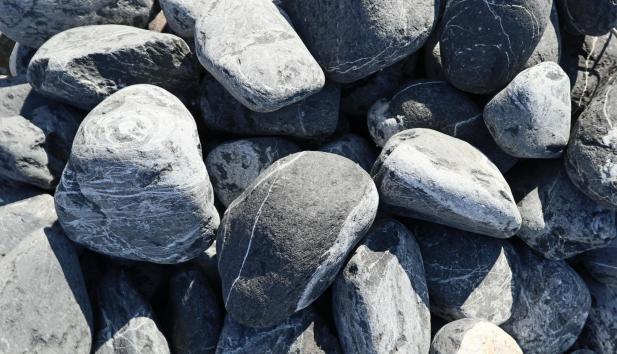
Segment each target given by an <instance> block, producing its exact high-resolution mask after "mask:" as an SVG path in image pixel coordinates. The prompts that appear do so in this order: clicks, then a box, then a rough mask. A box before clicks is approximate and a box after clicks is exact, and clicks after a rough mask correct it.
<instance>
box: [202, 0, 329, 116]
mask: <svg viewBox="0 0 617 354" xmlns="http://www.w3.org/2000/svg"><path fill="white" fill-rule="evenodd" d="M195 45H196V49H197V57H198V58H199V61H200V62H201V64H202V65H203V66H204V67H205V68H206V70H208V72H210V74H212V76H214V77H215V78H216V79H217V80H218V81H219V82H220V83H221V84H222V85H223V86H224V87H225V88H226V89H227V90H228V91H229V93H231V95H233V96H234V97H235V98H236V99H237V100H238V101H240V102H241V103H242V104H244V105H245V106H246V107H248V108H249V109H251V110H253V111H257V112H272V111H276V110H278V109H281V108H283V107H285V106H288V105H290V104H292V103H296V102H298V101H301V100H303V99H305V98H307V97H308V96H310V95H312V94H314V93H317V92H318V91H319V90H321V88H322V87H323V85H324V83H325V77H324V74H323V71H321V68H320V67H319V65H318V64H317V62H316V61H315V59H314V58H313V57H312V55H311V53H309V51H308V49H306V47H305V46H304V43H302V40H301V39H300V37H298V35H297V34H296V32H295V31H294V29H293V27H291V24H290V23H289V22H288V20H287V19H286V17H285V16H284V15H283V13H281V10H280V9H279V8H278V7H277V6H276V5H275V4H273V3H272V0H227V1H214V2H212V3H211V4H209V7H208V9H207V10H204V11H203V12H202V13H201V17H200V18H199V20H198V21H197V24H196V27H195Z"/></svg>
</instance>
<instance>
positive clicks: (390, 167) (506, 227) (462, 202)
mask: <svg viewBox="0 0 617 354" xmlns="http://www.w3.org/2000/svg"><path fill="white" fill-rule="evenodd" d="M371 175H372V176H373V179H374V180H375V184H376V185H377V188H378V190H379V196H380V201H381V204H382V206H383V207H385V208H386V209H387V210H388V211H390V212H392V213H394V214H397V215H401V216H404V217H411V218H416V219H422V220H427V221H432V222H436V223H439V224H444V225H448V226H451V227H456V228H459V229H462V230H466V231H471V232H476V233H480V234H483V235H487V236H491V237H497V238H508V237H510V236H512V235H514V234H515V233H516V231H518V229H519V227H520V225H521V216H520V214H519V212H518V209H517V208H516V204H515V203H514V198H513V197H512V193H511V192H510V187H509V186H508V184H507V183H506V181H505V179H504V178H503V176H502V175H501V173H500V172H499V170H498V169H497V167H496V166H495V165H494V164H493V163H492V162H491V161H489V159H488V158H487V157H486V156H484V155H483V154H482V153H481V152H480V151H479V150H477V149H475V148H474V147H473V146H471V145H469V144H468V143H466V142H464V141H462V140H459V139H456V138H453V137H450V136H448V135H445V134H442V133H439V132H437V131H435V130H430V129H424V128H416V129H408V130H404V131H402V132H400V133H398V134H396V135H394V136H393V137H392V138H390V140H388V142H387V143H386V145H385V146H384V148H383V150H382V152H381V155H380V156H379V157H378V159H377V162H375V165H374V166H373V170H372V171H371Z"/></svg>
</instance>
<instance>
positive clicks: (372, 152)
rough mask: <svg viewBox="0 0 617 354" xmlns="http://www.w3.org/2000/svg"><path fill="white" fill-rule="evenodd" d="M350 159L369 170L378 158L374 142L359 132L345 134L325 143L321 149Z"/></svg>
mask: <svg viewBox="0 0 617 354" xmlns="http://www.w3.org/2000/svg"><path fill="white" fill-rule="evenodd" d="M320 150H321V151H324V152H330V153H332V154H337V155H340V156H343V157H346V158H348V159H350V160H351V161H353V162H355V163H357V164H358V165H360V167H362V169H364V170H365V171H367V172H370V171H371V167H373V164H374V163H375V160H376V159H377V155H378V153H377V151H376V149H375V147H374V145H373V144H372V143H370V142H369V141H368V140H366V139H365V138H363V137H362V136H360V135H357V134H352V133H349V134H345V135H343V136H342V137H340V138H338V139H336V140H334V141H332V142H330V143H328V144H326V145H324V146H322V147H321V149H320Z"/></svg>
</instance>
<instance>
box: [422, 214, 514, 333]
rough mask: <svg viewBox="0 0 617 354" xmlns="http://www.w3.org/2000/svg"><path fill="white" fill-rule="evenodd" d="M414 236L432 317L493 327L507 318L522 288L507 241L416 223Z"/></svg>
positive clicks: (511, 248) (510, 246) (511, 250)
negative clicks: (479, 321) (482, 322)
mask: <svg viewBox="0 0 617 354" xmlns="http://www.w3.org/2000/svg"><path fill="white" fill-rule="evenodd" d="M413 231H414V234H415V235H416V239H417V240H418V244H419V245H420V250H421V251H422V258H423V260H424V269H425V270H426V281H427V283H428V289H429V294H430V301H431V311H432V312H433V313H435V314H437V315H438V316H440V317H442V318H444V319H446V320H449V321H454V320H457V319H461V318H476V319H482V320H486V321H489V322H492V323H494V324H501V323H503V322H505V321H506V320H508V319H509V318H510V316H511V315H512V311H513V305H514V302H515V300H516V296H517V294H518V293H519V291H520V289H521V287H522V286H523V285H524V284H522V283H521V281H520V279H519V278H518V276H517V270H516V269H517V267H518V264H519V259H518V257H517V255H516V251H515V249H514V248H513V247H512V245H510V243H508V241H505V240H498V239H494V238H488V237H484V236H480V235H476V234H472V233H469V232H465V231H461V230H456V229H451V228H448V227H445V226H440V225H435V224H429V223H417V224H416V225H415V226H414V228H413Z"/></svg>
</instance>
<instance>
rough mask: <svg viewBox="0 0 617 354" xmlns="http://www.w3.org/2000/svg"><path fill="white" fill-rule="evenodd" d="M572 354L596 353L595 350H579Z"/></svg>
mask: <svg viewBox="0 0 617 354" xmlns="http://www.w3.org/2000/svg"><path fill="white" fill-rule="evenodd" d="M570 354H596V352H594V351H593V350H589V349H578V350H575V351H573V352H571V353H570Z"/></svg>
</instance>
